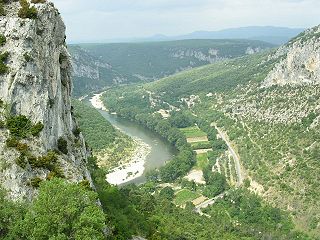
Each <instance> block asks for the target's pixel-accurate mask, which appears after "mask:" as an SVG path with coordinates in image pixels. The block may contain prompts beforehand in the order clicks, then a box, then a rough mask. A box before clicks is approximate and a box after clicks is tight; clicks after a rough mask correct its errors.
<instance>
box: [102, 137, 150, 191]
mask: <svg viewBox="0 0 320 240" xmlns="http://www.w3.org/2000/svg"><path fill="white" fill-rule="evenodd" d="M134 141H135V142H136V143H137V148H136V149H135V151H134V153H133V155H132V157H131V160H130V162H129V163H126V164H122V165H120V166H119V167H116V168H114V169H112V170H111V171H110V173H108V174H107V176H106V179H107V181H108V182H109V183H110V184H114V185H120V184H123V183H126V182H129V181H131V180H133V179H135V178H137V177H140V176H142V175H143V172H144V169H145V168H144V164H145V161H146V158H147V156H148V154H149V153H150V151H151V147H150V146H149V145H148V144H146V143H144V142H143V141H142V140H141V139H134Z"/></svg>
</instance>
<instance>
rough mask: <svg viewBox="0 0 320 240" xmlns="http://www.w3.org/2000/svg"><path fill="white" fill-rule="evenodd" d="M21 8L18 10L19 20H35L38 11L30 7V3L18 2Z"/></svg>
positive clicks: (24, 0) (21, 0) (25, 0)
mask: <svg viewBox="0 0 320 240" xmlns="http://www.w3.org/2000/svg"><path fill="white" fill-rule="evenodd" d="M20 5H21V8H20V9H19V12H18V16H19V17H20V18H30V19H36V18H37V16H38V11H37V9H36V8H35V7H30V3H28V1H27V0H20Z"/></svg>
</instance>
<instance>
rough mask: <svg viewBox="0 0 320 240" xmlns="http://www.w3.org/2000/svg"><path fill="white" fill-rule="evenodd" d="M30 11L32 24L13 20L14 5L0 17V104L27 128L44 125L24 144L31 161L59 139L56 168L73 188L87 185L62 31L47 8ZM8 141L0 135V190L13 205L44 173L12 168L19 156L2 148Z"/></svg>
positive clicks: (53, 10)
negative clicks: (0, 55)
mask: <svg viewBox="0 0 320 240" xmlns="http://www.w3.org/2000/svg"><path fill="white" fill-rule="evenodd" d="M32 5H34V6H35V7H36V8H37V10H38V19H37V20H32V19H21V18H19V17H18V16H17V12H18V8H19V4H18V3H16V2H14V3H10V4H9V5H7V6H6V9H7V10H8V14H7V16H4V17H3V16H2V17H0V34H3V35H5V36H6V38H7V42H6V44H5V45H4V46H3V47H1V48H0V51H1V52H6V51H7V52H9V54H10V55H9V59H8V67H9V69H10V70H9V72H8V74H5V75H0V99H2V100H3V101H4V102H5V103H7V104H8V106H10V108H9V111H10V112H11V114H15V115H17V114H22V115H25V116H27V117H28V118H30V120H31V121H32V122H33V123H36V122H42V123H43V124H44V129H43V131H42V132H41V134H40V137H39V138H33V137H30V138H28V139H27V140H26V141H25V143H27V144H28V145H29V146H30V148H31V152H32V154H33V155H35V156H41V155H44V154H46V153H47V152H48V151H49V150H51V149H56V148H57V140H58V139H59V138H60V137H63V138H65V139H66V140H67V142H68V152H69V153H68V154H67V155H63V154H60V155H59V165H60V166H61V167H62V170H63V172H64V174H65V176H66V178H67V179H68V180H70V181H73V182H79V181H81V180H83V179H88V180H89V181H91V178H90V174H89V172H88V170H87V168H86V159H87V155H88V154H87V150H86V147H85V143H84V139H83V137H82V135H81V134H80V136H79V137H78V138H76V137H75V136H74V134H73V130H74V129H75V128H77V124H76V121H75V118H74V117H73V114H72V107H71V102H70V100H71V89H72V79H71V72H72V66H71V58H70V55H69V53H68V51H67V48H66V44H65V38H66V36H65V25H64V23H63V21H62V19H61V16H60V14H59V12H58V10H57V9H56V8H55V7H54V5H53V4H52V3H50V2H47V3H45V4H32ZM26 56H28V57H30V58H29V60H28V57H26ZM2 115H3V114H2ZM2 118H3V116H2ZM8 136H9V133H8V132H7V131H5V130H3V131H0V163H2V165H5V166H6V167H5V168H2V169H0V171H1V172H0V184H2V186H3V187H4V188H6V189H7V190H8V191H9V193H10V196H11V197H12V198H13V199H18V198H20V199H21V198H27V199H31V198H32V197H33V196H34V194H36V190H35V189H34V188H32V187H31V186H29V185H28V181H30V179H31V178H33V177H40V178H43V179H45V178H46V177H47V175H48V173H49V171H48V170H45V169H31V168H30V167H27V168H26V169H22V168H20V167H19V166H17V165H16V164H15V159H16V158H17V157H18V156H19V153H18V152H17V151H16V150H15V149H8V148H6V146H5V144H4V143H5V140H6V139H7V138H8Z"/></svg>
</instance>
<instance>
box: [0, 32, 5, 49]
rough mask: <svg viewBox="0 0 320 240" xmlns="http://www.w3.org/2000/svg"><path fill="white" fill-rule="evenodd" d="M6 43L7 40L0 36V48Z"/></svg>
mask: <svg viewBox="0 0 320 240" xmlns="http://www.w3.org/2000/svg"><path fill="white" fill-rule="evenodd" d="M6 41H7V38H6V37H5V36H4V35H2V34H0V46H3V45H4V44H5V43H6Z"/></svg>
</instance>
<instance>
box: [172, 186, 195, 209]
mask: <svg viewBox="0 0 320 240" xmlns="http://www.w3.org/2000/svg"><path fill="white" fill-rule="evenodd" d="M198 197H200V194H198V193H196V192H192V191H190V190H188V189H183V190H181V191H178V192H177V193H176V195H175V199H174V203H175V204H176V205H178V206H182V205H184V204H186V203H187V202H191V201H192V200H194V199H196V198H198Z"/></svg>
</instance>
